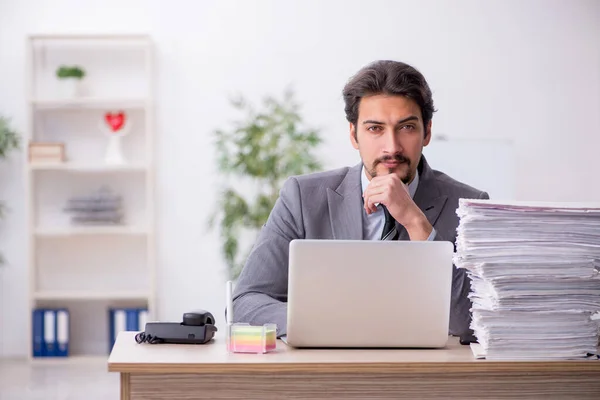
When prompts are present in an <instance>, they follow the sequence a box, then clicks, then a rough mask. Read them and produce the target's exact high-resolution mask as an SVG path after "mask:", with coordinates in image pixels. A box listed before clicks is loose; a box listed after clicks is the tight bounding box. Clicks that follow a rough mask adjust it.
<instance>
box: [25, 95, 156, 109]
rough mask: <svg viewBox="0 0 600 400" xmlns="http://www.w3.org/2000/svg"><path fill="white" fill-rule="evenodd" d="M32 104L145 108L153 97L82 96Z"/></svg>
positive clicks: (58, 106) (63, 106) (33, 103)
mask: <svg viewBox="0 0 600 400" xmlns="http://www.w3.org/2000/svg"><path fill="white" fill-rule="evenodd" d="M31 104H32V106H34V107H35V108H37V109H38V110H63V109H67V110H68V109H99V110H103V109H106V108H109V109H136V108H139V109H143V108H146V107H147V106H148V105H149V104H151V99H149V98H148V99H135V98H132V99H120V98H93V97H88V98H85V97H82V98H75V99H60V98H59V99H33V100H31Z"/></svg>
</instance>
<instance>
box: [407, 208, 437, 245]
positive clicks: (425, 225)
mask: <svg viewBox="0 0 600 400" xmlns="http://www.w3.org/2000/svg"><path fill="white" fill-rule="evenodd" d="M404 227H405V228H406V231H407V232H408V236H410V240H427V238H428V237H429V235H431V232H432V231H433V226H431V224H430V223H429V221H428V220H427V217H425V215H424V214H421V215H419V216H416V217H415V218H414V219H413V220H412V221H411V222H409V223H407V224H406V225H404Z"/></svg>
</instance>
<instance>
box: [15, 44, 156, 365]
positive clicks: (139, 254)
mask: <svg viewBox="0 0 600 400" xmlns="http://www.w3.org/2000/svg"><path fill="white" fill-rule="evenodd" d="M27 49H28V53H27V56H28V62H27V65H28V74H27V76H28V81H27V90H28V93H27V98H28V99H29V100H28V128H27V132H26V141H27V143H29V142H30V141H37V142H45V143H47V142H60V143H64V146H65V153H66V157H67V159H66V161H65V162H59V163H55V162H46V163H39V162H36V163H32V162H30V160H29V157H28V154H27V153H28V152H25V153H26V154H25V161H26V162H25V165H26V168H25V181H26V185H25V186H26V198H27V201H28V207H27V210H28V230H27V232H28V243H29V252H28V264H29V277H30V279H29V305H30V315H29V317H28V322H29V326H28V328H29V329H28V335H29V339H30V340H29V341H28V343H29V351H28V354H29V357H30V358H32V340H31V328H32V319H31V312H32V311H33V309H35V308H37V307H42V308H43V307H48V308H50V307H64V308H67V309H69V311H70V317H71V318H70V343H69V346H70V356H69V358H68V359H67V360H66V362H69V359H72V360H74V361H76V360H80V359H87V358H88V357H92V358H93V357H96V356H101V357H103V356H106V355H108V326H109V325H108V324H109V321H108V309H109V308H110V307H143V308H147V309H148V312H149V316H148V317H149V318H156V317H155V313H156V298H155V296H156V294H155V293H156V290H155V286H156V283H155V281H156V278H155V271H156V266H155V263H156V256H155V242H154V225H155V215H154V214H155V207H154V192H155V184H154V147H153V146H154V135H155V133H154V56H153V43H152V41H151V39H150V38H149V37H147V36H145V35H102V34H94V35H68V34H59V35H31V36H29V37H28V38H27ZM62 64H65V65H79V66H82V67H83V68H84V69H85V72H86V76H85V78H84V80H83V91H82V93H81V94H80V95H78V96H75V97H68V96H65V95H64V93H63V92H61V90H60V83H61V82H60V81H59V80H58V79H57V78H56V76H55V71H56V69H57V68H58V67H59V65H62ZM114 111H123V112H125V113H126V118H127V120H129V121H132V122H133V124H132V125H131V129H130V130H129V132H128V133H127V135H126V136H125V137H123V138H122V149H123V154H124V156H125V160H126V162H125V163H123V164H117V165H111V164H107V163H106V162H105V159H104V155H105V152H106V149H107V144H108V138H107V137H106V136H105V135H104V134H103V132H102V130H101V126H102V124H103V123H104V121H103V116H104V113H105V112H114ZM101 187H108V188H110V190H111V192H113V193H115V194H117V195H119V196H121V197H122V201H123V211H124V221H123V222H122V223H119V224H100V225H98V224H96V225H78V224H75V223H73V222H72V220H71V219H70V215H69V214H68V213H66V212H65V210H64V208H65V206H66V204H67V203H68V200H69V199H71V198H73V197H75V196H85V195H89V194H91V193H92V192H94V191H95V190H98V189H100V188H101ZM36 360H37V359H36Z"/></svg>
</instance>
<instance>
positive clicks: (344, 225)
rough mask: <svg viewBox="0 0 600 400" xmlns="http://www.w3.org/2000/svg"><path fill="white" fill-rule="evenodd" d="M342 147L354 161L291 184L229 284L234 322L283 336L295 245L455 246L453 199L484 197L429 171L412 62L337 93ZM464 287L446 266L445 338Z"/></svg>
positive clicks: (425, 92) (460, 328) (465, 320)
mask: <svg viewBox="0 0 600 400" xmlns="http://www.w3.org/2000/svg"><path fill="white" fill-rule="evenodd" d="M343 95H344V102H345V112H346V119H347V120H348V122H349V130H350V142H351V143H352V146H353V147H354V148H355V149H357V150H358V152H359V154H360V157H361V160H362V161H361V163H359V164H358V165H356V166H354V167H351V168H348V167H346V168H340V169H336V170H333V171H326V172H319V173H314V174H308V175H303V176H295V177H290V178H289V179H288V180H287V181H286V182H285V184H284V185H283V188H282V189H281V192H280V197H279V199H278V200H277V202H276V204H275V206H274V207H273V210H272V211H271V214H270V216H269V219H268V221H267V223H266V224H265V226H264V227H263V229H262V230H261V233H260V235H259V238H258V240H257V242H256V244H255V245H254V248H253V250H252V252H251V253H250V255H249V257H248V259H247V261H246V264H245V266H244V268H243V270H242V272H241V274H240V277H239V281H238V283H237V286H236V289H235V292H234V300H233V309H234V312H233V315H234V319H235V321H234V322H248V323H251V324H257V325H261V324H263V323H267V322H270V323H276V324H277V327H278V336H282V335H285V334H286V325H287V304H286V301H287V283H288V250H289V243H290V241H291V240H293V239H353V240H443V241H450V242H452V243H454V242H455V241H456V228H457V226H458V216H457V215H456V209H457V207H458V199H459V198H488V195H487V193H485V192H482V191H480V190H476V189H474V188H472V187H469V186H467V185H465V184H463V183H460V182H458V181H456V180H454V179H452V178H450V177H449V176H447V175H445V174H443V173H442V172H439V171H435V170H433V169H431V168H430V167H429V165H428V164H427V161H426V160H425V157H424V156H423V155H422V150H423V147H424V146H427V145H428V144H429V141H430V140H431V120H432V116H433V113H434V111H435V110H434V106H433V99H432V94H431V90H430V88H429V86H428V84H427V82H426V80H425V78H424V77H423V75H422V74H421V73H420V72H419V71H417V70H416V69H415V68H413V67H411V66H410V65H407V64H404V63H401V62H395V61H377V62H374V63H372V64H370V65H368V66H366V67H365V68H363V69H361V70H360V71H359V72H358V73H357V74H356V75H355V76H354V77H352V78H351V79H350V80H349V82H348V83H347V84H346V86H345V87H344V91H343ZM468 292H469V280H468V277H467V275H466V273H465V271H464V270H462V269H461V270H459V269H457V268H454V270H453V278H452V299H451V310H450V326H449V333H450V334H454V335H462V334H464V333H466V332H467V331H468V330H469V323H470V312H469V309H470V306H471V303H470V300H469V299H468V297H467V294H468Z"/></svg>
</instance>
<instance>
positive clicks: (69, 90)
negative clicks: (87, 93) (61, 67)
mask: <svg viewBox="0 0 600 400" xmlns="http://www.w3.org/2000/svg"><path fill="white" fill-rule="evenodd" d="M60 90H61V94H62V97H63V98H67V99H71V98H74V97H79V95H81V79H78V78H63V79H61V80H60Z"/></svg>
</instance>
